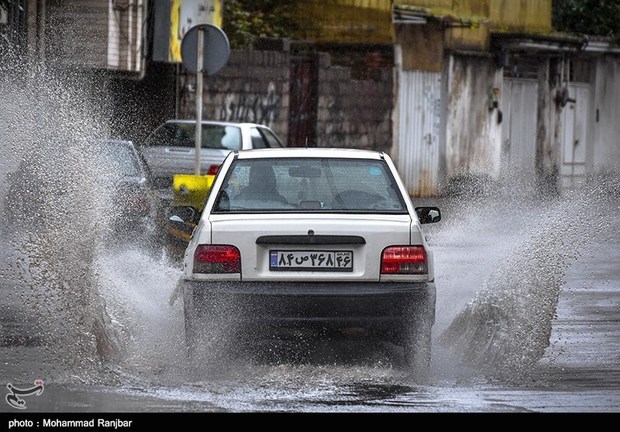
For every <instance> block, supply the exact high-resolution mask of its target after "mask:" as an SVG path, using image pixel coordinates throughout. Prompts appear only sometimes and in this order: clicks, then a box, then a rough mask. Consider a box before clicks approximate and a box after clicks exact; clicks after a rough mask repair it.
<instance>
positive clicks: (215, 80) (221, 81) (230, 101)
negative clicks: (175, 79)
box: [178, 50, 290, 142]
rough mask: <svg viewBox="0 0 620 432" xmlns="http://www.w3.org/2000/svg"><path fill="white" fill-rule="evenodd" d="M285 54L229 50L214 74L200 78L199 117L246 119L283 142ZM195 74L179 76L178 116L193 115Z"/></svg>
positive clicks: (285, 122)
mask: <svg viewBox="0 0 620 432" xmlns="http://www.w3.org/2000/svg"><path fill="white" fill-rule="evenodd" d="M289 76H290V67H289V53H287V52H278V51H255V50H252V51H250V50H248V51H245V50H244V51H239V50H233V51H231V54H230V58H229V61H228V63H227V64H226V66H225V67H224V68H222V69H221V70H220V72H218V73H217V74H216V75H213V76H205V77H204V95H203V102H204V106H203V119H213V120H230V121H247V122H256V123H263V124H266V125H267V126H269V127H271V128H272V129H273V130H274V131H275V132H276V133H277V134H278V135H279V136H280V138H282V140H283V141H285V142H286V137H287V132H288V115H289V104H288V101H289V82H290V78H289ZM195 82H196V79H195V75H194V74H183V75H181V79H180V85H179V111H178V117H179V118H195V116H196V114H195V113H196V99H195V88H196V87H195Z"/></svg>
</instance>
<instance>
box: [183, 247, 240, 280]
mask: <svg viewBox="0 0 620 432" xmlns="http://www.w3.org/2000/svg"><path fill="white" fill-rule="evenodd" d="M240 272H241V254H240V253H239V249H237V248H236V247H234V246H228V245H198V247H197V248H196V251H195V252H194V273H240Z"/></svg>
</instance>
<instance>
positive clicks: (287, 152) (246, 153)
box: [233, 147, 386, 160]
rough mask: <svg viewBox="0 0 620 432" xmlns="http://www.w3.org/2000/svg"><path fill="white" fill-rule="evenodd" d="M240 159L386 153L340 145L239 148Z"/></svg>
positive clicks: (365, 156) (375, 156)
mask: <svg viewBox="0 0 620 432" xmlns="http://www.w3.org/2000/svg"><path fill="white" fill-rule="evenodd" d="M233 153H234V154H235V157H237V158H238V159H261V158H288V157H298V158H320V157H327V158H349V159H350V158H355V159H377V160H379V159H384V158H385V156H386V154H385V153H384V152H380V151H376V150H364V149H353V148H338V147H309V148H305V147H282V148H261V149H248V150H237V151H235V152H233Z"/></svg>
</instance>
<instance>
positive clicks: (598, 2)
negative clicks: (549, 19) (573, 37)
mask: <svg viewBox="0 0 620 432" xmlns="http://www.w3.org/2000/svg"><path fill="white" fill-rule="evenodd" d="M553 28H554V29H556V30H558V31H562V32H568V33H577V34H584V35H591V36H605V37H610V38H612V39H615V40H616V41H618V40H619V39H620V0H554V1H553Z"/></svg>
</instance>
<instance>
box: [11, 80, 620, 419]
mask: <svg viewBox="0 0 620 432" xmlns="http://www.w3.org/2000/svg"><path fill="white" fill-rule="evenodd" d="M0 72H2V71H1V70H0ZM16 79H17V78H16V76H15V75H12V76H6V74H5V75H2V73H0V125H2V129H0V142H1V143H2V149H3V151H5V154H6V156H7V157H6V158H3V159H2V160H1V161H0V177H1V178H2V179H3V181H2V182H0V197H5V196H6V195H7V193H8V187H9V185H8V182H7V181H6V179H7V174H8V173H11V172H14V170H15V169H17V167H18V166H19V164H20V162H22V161H24V160H26V161H27V162H28V165H27V167H28V170H27V172H28V173H29V174H28V175H29V176H30V178H31V179H32V181H33V184H36V185H43V186H44V189H43V194H42V196H44V197H45V199H44V200H43V201H42V202H41V204H40V206H38V208H37V218H35V220H36V221H39V223H37V224H33V223H25V224H24V223H21V222H20V221H22V219H23V218H21V217H17V218H16V220H17V223H16V224H14V223H11V224H9V222H8V219H6V218H3V219H2V226H1V228H2V234H1V243H0V244H1V247H0V383H2V388H6V390H4V392H5V393H3V396H4V397H3V400H2V401H0V412H2V413H9V414H13V413H15V412H20V413H23V412H26V413H36V412H71V413H75V412H129V413H137V412H278V413H280V412H287V413H302V412H303V413H317V412H328V413H331V412H339V413H380V412H388V413H425V412H433V413H436V412H457V413H472V412H474V413H476V412H483V413H487V412H530V411H534V412H619V411H620V266H618V263H619V262H620V230H619V229H618V227H620V188H618V184H617V179H612V181H611V182H610V183H605V184H604V183H600V182H595V183H593V184H592V185H591V186H590V187H587V188H585V189H584V190H582V191H579V192H575V193H568V192H567V193H565V194H564V195H563V196H562V197H559V198H557V197H556V198H537V197H536V194H535V193H533V192H532V190H531V189H530V186H529V185H528V184H527V182H526V181H524V179H506V185H505V186H503V187H502V186H498V187H497V188H496V189H493V190H492V191H491V192H490V193H486V194H482V195H476V194H472V195H463V196H459V197H453V198H449V199H448V198H446V199H443V200H428V199H425V200H419V204H420V205H422V204H423V203H428V204H438V205H439V206H440V207H441V208H442V210H443V216H444V218H443V220H442V222H440V223H438V224H436V225H432V226H429V227H428V228H427V235H428V240H429V244H430V246H431V247H432V248H433V250H434V253H435V265H436V268H435V275H436V284H437V322H436V325H435V328H434V335H433V339H434V340H433V342H434V348H433V367H432V377H431V379H430V381H429V382H426V383H423V384H420V383H416V382H414V381H413V380H412V379H411V378H410V377H409V375H408V374H407V373H406V372H404V371H403V370H402V369H401V368H400V367H399V366H400V355H401V353H399V351H398V349H397V348H396V347H394V346H389V345H385V344H381V343H379V342H377V341H373V340H368V339H366V338H363V337H360V336H356V335H349V336H348V337H346V338H342V339H339V340H329V341H321V340H300V341H298V342H297V343H295V344H285V343H282V344H278V345H266V344H261V345H260V346H259V347H258V348H260V349H257V348H256V347H255V348H256V349H253V350H244V349H241V348H239V347H237V346H236V344H235V341H223V342H228V343H229V345H230V346H231V349H230V350H229V351H228V352H227V353H226V355H224V356H222V358H221V363H220V364H219V365H211V366H209V367H208V368H206V367H192V366H190V365H188V364H187V362H186V360H185V355H184V330H183V311H182V302H181V301H180V300H178V299H175V298H174V296H173V293H174V287H175V283H176V280H177V279H178V277H179V275H180V271H179V269H178V267H176V266H174V265H171V264H170V263H169V262H168V261H166V260H165V259H164V258H163V257H161V256H158V255H157V254H153V253H152V251H150V249H149V248H148V247H145V245H141V244H135V243H123V242H120V243H116V244H108V243H106V242H104V241H102V239H101V235H100V234H101V230H102V229H105V221H106V215H107V214H109V212H111V211H113V210H114V209H112V208H109V207H106V200H105V199H104V198H105V196H106V193H107V192H106V191H105V190H102V188H101V187H100V186H99V185H98V184H97V182H96V181H94V180H93V176H92V173H93V172H94V171H93V170H92V168H93V167H91V166H90V165H89V160H88V159H87V158H85V157H84V154H85V153H84V148H83V147H81V145H80V144H79V143H78V142H77V141H76V139H77V138H80V139H81V138H90V137H101V136H105V135H106V133H107V130H106V128H105V127H104V126H102V125H104V124H105V122H103V121H102V120H101V115H102V114H101V113H99V111H98V109H96V104H94V103H93V102H94V101H92V100H90V99H89V98H82V99H80V98H79V97H77V96H79V94H74V93H72V92H75V88H76V87H74V85H70V84H69V83H68V81H67V80H64V79H58V78H57V77H55V76H54V75H53V74H49V72H47V71H32V76H31V78H30V80H32V81H29V79H28V78H26V80H25V81H23V82H22V81H19V82H16V81H15V80H16ZM19 80H22V77H21V76H20V77H19ZM52 84H53V85H52ZM77 87H80V86H77ZM31 88H34V89H36V91H37V92H38V93H37V94H40V97H39V98H38V99H37V100H35V101H33V99H32V98H30V97H28V94H29V92H32V91H35V90H31ZM80 88H83V86H82V87H80ZM79 100H82V101H83V105H81V104H77V105H76V101H79ZM58 125H62V127H61V128H59V127H58ZM78 141H79V140H78ZM614 182H616V183H614ZM24 188H26V189H27V188H29V185H27V184H26V185H24ZM9 207H10V208H12V201H11V200H8V201H6V200H4V199H3V200H2V203H1V204H0V210H2V211H3V212H4V211H5V210H7V208H9ZM3 214H5V213H3ZM18 216H19V213H18ZM22 216H25V215H22ZM22 222H23V221H22ZM39 380H40V381H39ZM37 383H40V385H42V386H43V388H44V390H43V391H38V392H36V391H33V392H31V393H29V394H28V395H23V396H22V397H21V398H18V399H20V400H21V401H22V402H23V405H21V406H20V408H22V409H19V408H16V407H15V406H14V405H11V404H10V403H9V401H13V402H15V400H16V399H15V398H13V399H11V398H10V397H9V398H8V399H7V397H6V396H10V395H11V394H10V392H11V390H10V388H9V387H7V386H9V385H10V386H11V388H13V389H16V388H17V389H30V388H35V387H37V386H38V385H39V384H37Z"/></svg>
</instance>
